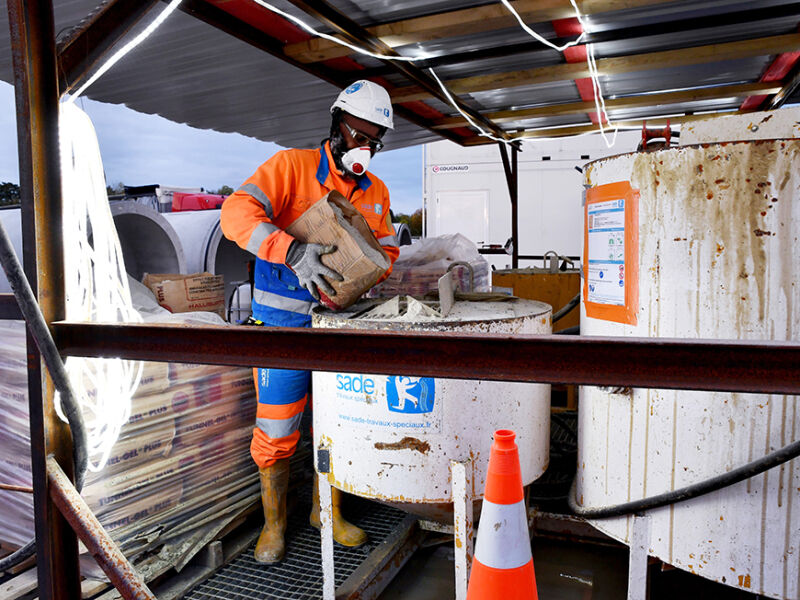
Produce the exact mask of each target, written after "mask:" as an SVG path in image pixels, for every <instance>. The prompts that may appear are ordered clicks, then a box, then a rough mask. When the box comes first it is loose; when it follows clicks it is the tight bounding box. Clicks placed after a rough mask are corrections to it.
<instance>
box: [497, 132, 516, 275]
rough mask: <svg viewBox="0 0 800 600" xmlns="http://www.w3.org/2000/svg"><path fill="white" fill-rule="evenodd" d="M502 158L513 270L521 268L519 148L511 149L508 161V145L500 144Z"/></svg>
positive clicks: (513, 147)
mask: <svg viewBox="0 0 800 600" xmlns="http://www.w3.org/2000/svg"><path fill="white" fill-rule="evenodd" d="M498 144H499V146H500V158H502V159H503V170H504V171H505V174H506V184H507V185H508V195H509V198H510V199H511V268H512V269H517V268H519V193H518V192H519V171H518V168H517V167H518V162H517V153H518V152H519V148H518V147H517V146H512V147H511V160H510V161H509V159H508V150H507V149H506V144H504V143H502V142H498Z"/></svg>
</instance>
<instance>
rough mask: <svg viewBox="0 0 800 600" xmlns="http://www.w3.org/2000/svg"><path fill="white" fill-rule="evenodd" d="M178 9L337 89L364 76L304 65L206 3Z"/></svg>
mask: <svg viewBox="0 0 800 600" xmlns="http://www.w3.org/2000/svg"><path fill="white" fill-rule="evenodd" d="M178 8H179V9H180V10H181V11H183V12H184V13H186V14H187V15H191V16H193V17H195V18H197V19H199V20H201V21H203V22H204V23H207V24H208V25H211V26H212V27H216V28H217V29H219V30H220V31H224V32H225V33H227V34H229V35H232V36H233V37H235V38H236V39H239V40H241V41H243V42H245V43H247V44H250V45H251V46H254V47H255V48H258V49H259V50H262V51H263V52H266V53H267V54H270V55H272V56H274V57H276V58H279V59H281V60H282V61H284V62H286V63H289V64H290V65H292V66H294V67H297V68H298V69H302V70H303V71H305V72H306V73H308V74H310V75H313V76H314V77H317V78H318V79H322V80H323V81H327V82H328V83H330V84H333V85H335V86H336V87H339V88H344V87H346V86H348V85H350V84H351V83H353V81H355V79H356V78H358V77H360V76H361V72H360V71H336V70H334V69H331V68H328V67H326V66H325V65H321V64H313V63H311V64H306V63H301V62H299V61H298V60H295V59H293V58H291V57H290V56H287V55H286V54H285V53H284V52H283V43H282V42H281V41H279V40H277V39H275V38H273V37H272V36H270V35H269V34H267V33H264V32H263V31H261V30H260V29H257V28H256V27H253V26H252V25H250V24H248V23H245V22H244V21H241V20H239V19H237V18H236V17H234V16H233V15H231V14H230V13H227V12H225V11H224V10H222V9H220V8H217V7H216V6H214V5H212V4H209V3H207V2H205V1H204V0H183V2H181V4H180V6H179V7H178ZM394 112H395V114H396V115H398V116H400V117H402V118H403V119H405V120H406V121H409V122H410V123H413V124H414V125H417V126H419V127H422V128H423V129H427V130H428V131H430V132H432V133H435V134H436V135H438V136H440V137H443V138H445V139H448V140H450V141H452V142H456V143H457V144H460V143H461V140H462V139H463V138H462V137H461V136H459V135H457V134H455V133H452V132H450V133H446V134H445V133H444V131H438V130H434V129H433V124H432V123H431V121H429V120H428V119H425V118H424V117H422V116H420V115H418V114H417V113H415V112H413V111H411V110H408V109H406V108H404V107H402V106H395V107H394Z"/></svg>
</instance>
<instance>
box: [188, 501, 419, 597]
mask: <svg viewBox="0 0 800 600" xmlns="http://www.w3.org/2000/svg"><path fill="white" fill-rule="evenodd" d="M305 500H306V501H305V502H303V503H301V504H299V505H298V506H297V507H296V508H295V510H294V511H292V514H291V515H290V517H289V522H288V526H287V532H286V557H285V558H284V559H283V562H281V563H278V564H276V565H261V564H259V563H257V562H256V561H255V559H254V558H253V549H254V548H255V542H254V543H253V544H252V545H251V546H250V547H249V548H248V549H247V550H246V551H245V552H243V553H242V554H241V555H240V556H238V557H237V558H236V559H234V560H233V562H231V563H230V564H228V565H226V566H225V567H223V568H222V569H221V570H219V571H217V573H216V574H215V575H213V576H212V577H211V578H210V579H207V580H206V581H205V582H203V583H202V584H200V585H199V586H197V587H196V588H195V589H194V590H192V591H191V592H189V593H188V594H187V595H186V596H185V598H187V599H188V600H211V599H214V600H217V599H220V600H240V599H252V598H259V599H275V600H301V599H305V598H320V597H321V596H322V563H321V557H320V538H319V531H317V530H316V529H314V528H313V527H311V525H309V524H308V514H309V510H310V501H309V500H310V499H305ZM348 500H349V502H348V503H347V504H346V506H345V514H346V515H348V517H349V518H350V521H351V522H352V523H354V524H355V525H358V526H359V527H361V528H362V529H364V530H365V531H366V532H367V534H368V535H369V541H368V542H367V544H365V545H364V546H362V547H360V548H345V547H343V546H340V545H339V544H334V566H335V569H336V575H335V580H336V587H339V586H340V585H341V584H342V583H343V582H344V581H345V580H346V579H347V578H348V577H349V576H350V575H351V574H352V573H353V572H354V571H355V570H356V569H357V568H358V567H359V566H360V565H361V563H363V562H364V560H365V559H366V558H367V557H368V556H369V554H370V552H372V550H373V549H374V548H375V547H376V546H378V545H379V544H380V543H381V542H382V541H383V540H385V539H386V538H387V537H388V536H389V534H391V532H392V531H394V529H395V528H396V527H397V526H398V525H399V524H400V522H401V521H402V520H403V518H404V517H405V513H404V512H403V511H400V510H397V509H394V508H391V507H388V506H384V505H382V504H378V503H376V502H371V501H369V500H364V499H362V498H355V497H349V498H348Z"/></svg>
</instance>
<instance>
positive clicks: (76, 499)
mask: <svg viewBox="0 0 800 600" xmlns="http://www.w3.org/2000/svg"><path fill="white" fill-rule="evenodd" d="M47 479H48V483H49V485H50V497H51V498H52V499H53V502H54V503H55V505H56V506H57V507H58V509H59V510H60V511H61V514H62V515H64V517H65V518H66V519H67V521H68V522H69V524H70V525H71V526H72V528H73V529H74V530H75V533H77V534H78V537H79V538H80V539H81V541H82V542H83V544H84V545H85V546H86V548H87V549H88V550H89V552H90V553H91V555H92V556H93V557H94V559H95V560H96V561H97V564H98V565H100V568H101V569H103V572H104V573H105V574H106V575H108V578H109V579H110V580H111V583H112V584H114V587H115V588H117V591H118V592H119V593H120V594H121V595H122V597H123V598H125V599H126V600H156V597H155V595H154V594H153V592H151V591H150V589H149V588H148V587H147V584H146V583H145V582H144V580H143V579H142V576H141V575H139V573H138V572H137V571H136V570H135V569H134V568H133V567H132V566H131V564H130V563H129V562H128V559H126V558H125V555H124V554H122V551H121V550H120V549H119V547H118V546H117V545H116V544H115V543H114V540H112V539H111V537H110V536H109V535H108V533H106V530H105V529H103V526H102V525H101V524H100V521H98V520H97V517H95V516H94V513H93V512H92V510H91V509H90V508H89V505H88V504H86V501H85V500H84V499H83V498H82V497H81V495H80V494H79V493H78V490H76V489H75V487H74V486H73V485H72V482H71V481H70V480H69V478H68V477H67V476H66V475H65V474H64V471H62V470H61V467H60V466H59V465H58V462H56V460H55V459H54V458H53V457H52V456H51V457H48V458H47ZM77 597H78V598H80V596H77Z"/></svg>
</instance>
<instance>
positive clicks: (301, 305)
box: [253, 289, 314, 315]
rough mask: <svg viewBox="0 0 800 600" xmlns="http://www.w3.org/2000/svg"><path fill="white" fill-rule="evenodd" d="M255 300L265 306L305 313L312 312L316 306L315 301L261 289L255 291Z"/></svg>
mask: <svg viewBox="0 0 800 600" xmlns="http://www.w3.org/2000/svg"><path fill="white" fill-rule="evenodd" d="M253 300H255V301H256V302H257V303H258V304H262V305H264V306H271V307H272V308H279V309H280V310H287V311H289V312H294V313H300V314H303V315H307V314H310V313H311V309H312V308H313V307H314V304H313V302H307V301H305V300H298V299H297V298H289V297H287V296H281V295H279V294H274V293H272V292H267V291H264V290H259V289H256V290H255V291H254V292H253Z"/></svg>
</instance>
